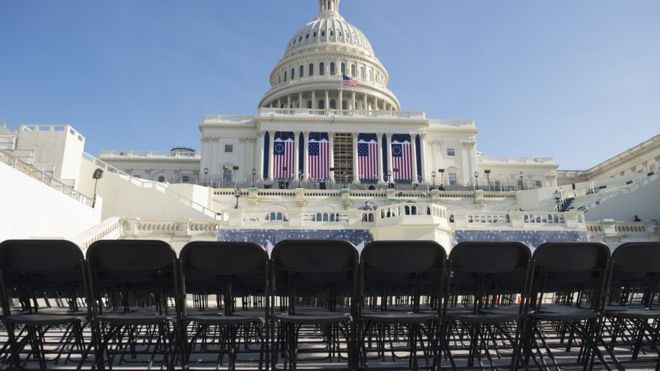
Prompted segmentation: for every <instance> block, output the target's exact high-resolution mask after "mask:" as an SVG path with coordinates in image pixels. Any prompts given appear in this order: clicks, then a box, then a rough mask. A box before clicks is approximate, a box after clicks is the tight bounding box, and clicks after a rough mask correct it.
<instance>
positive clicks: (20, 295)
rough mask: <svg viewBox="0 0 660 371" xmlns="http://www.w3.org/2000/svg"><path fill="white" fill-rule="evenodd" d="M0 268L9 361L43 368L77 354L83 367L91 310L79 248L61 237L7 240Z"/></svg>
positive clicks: (2, 246)
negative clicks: (55, 238)
mask: <svg viewBox="0 0 660 371" xmlns="http://www.w3.org/2000/svg"><path fill="white" fill-rule="evenodd" d="M0 270H1V272H2V274H1V275H0V276H1V281H0V283H1V286H2V287H1V290H2V312H3V317H4V318H3V320H4V323H5V328H6V330H7V336H8V342H7V344H8V345H9V351H10V362H9V364H10V365H11V366H13V367H15V368H17V369H22V368H41V369H45V368H47V367H48V365H51V366H62V365H67V363H69V362H71V361H72V360H73V359H72V357H77V358H78V359H76V362H77V366H78V367H81V366H82V364H83V362H84V361H85V359H86V356H87V352H86V349H85V341H84V337H83V327H84V326H85V325H86V324H87V323H89V318H90V313H89V311H88V308H87V305H86V303H85V298H86V295H87V288H86V282H85V275H84V271H85V269H84V259H83V254H82V252H81V250H80V248H79V247H78V246H76V245H75V244H73V243H72V242H69V241H64V240H52V241H50V240H8V241H5V242H3V243H2V244H0ZM62 356H64V357H62ZM30 361H33V363H30ZM34 363H36V365H35V364H34Z"/></svg>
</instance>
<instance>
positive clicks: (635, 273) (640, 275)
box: [605, 242, 660, 370]
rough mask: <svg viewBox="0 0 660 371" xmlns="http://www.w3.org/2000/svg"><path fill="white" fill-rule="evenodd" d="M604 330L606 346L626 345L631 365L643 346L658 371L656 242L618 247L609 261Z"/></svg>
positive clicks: (659, 261) (659, 269)
mask: <svg viewBox="0 0 660 371" xmlns="http://www.w3.org/2000/svg"><path fill="white" fill-rule="evenodd" d="M609 276H610V277H609V285H608V294H607V299H606V306H605V316H606V318H607V319H608V320H609V321H608V322H609V323H607V325H609V326H607V327H606V329H605V330H607V334H608V335H609V338H610V346H612V347H614V346H629V347H630V349H631V357H630V361H632V362H631V367H634V365H633V364H632V363H634V361H637V360H638V356H639V354H640V352H644V345H645V344H647V345H648V346H649V347H650V348H652V349H653V350H655V352H656V354H658V359H657V361H656V370H660V349H659V346H658V343H659V342H660V338H659V333H660V243H659V242H636V243H626V244H623V245H621V246H619V247H618V248H617V249H616V250H614V253H613V254H612V258H611V259H610V267H609Z"/></svg>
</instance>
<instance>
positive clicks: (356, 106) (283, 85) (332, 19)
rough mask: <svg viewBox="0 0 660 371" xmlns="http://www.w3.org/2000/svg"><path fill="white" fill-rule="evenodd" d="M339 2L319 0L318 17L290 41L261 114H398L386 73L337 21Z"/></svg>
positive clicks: (352, 30) (353, 30) (355, 32)
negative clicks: (309, 111)
mask: <svg viewBox="0 0 660 371" xmlns="http://www.w3.org/2000/svg"><path fill="white" fill-rule="evenodd" d="M340 1H341V0H318V3H319V13H318V15H317V16H316V18H314V20H312V21H311V22H309V23H307V24H306V25H305V26H303V27H302V28H301V29H299V30H298V31H297V32H296V33H295V34H294V35H293V37H292V38H291V39H290V40H289V43H288V44H287V46H286V50H285V52H284V56H283V57H282V59H280V61H279V62H278V63H277V65H276V66H275V68H274V69H273V71H272V72H271V74H270V85H271V89H270V90H269V91H268V92H267V93H266V94H265V95H264V97H263V98H262V99H261V102H260V103H259V107H260V108H276V109H282V108H286V109H314V110H326V109H334V110H345V111H391V112H398V111H399V109H400V106H399V101H398V99H397V98H396V96H395V95H394V93H392V92H391V91H390V90H389V89H387V83H388V81H389V75H388V73H387V70H386V69H385V67H384V66H383V65H382V64H381V63H380V61H379V60H378V58H376V55H375V53H374V50H373V48H372V46H371V43H370V42H369V40H368V39H367V37H366V36H365V35H364V34H363V33H362V31H360V30H359V29H358V28H357V27H355V26H353V25H352V24H350V23H349V22H347V21H346V20H345V19H344V18H343V17H342V16H341V14H340V13H339V3H340Z"/></svg>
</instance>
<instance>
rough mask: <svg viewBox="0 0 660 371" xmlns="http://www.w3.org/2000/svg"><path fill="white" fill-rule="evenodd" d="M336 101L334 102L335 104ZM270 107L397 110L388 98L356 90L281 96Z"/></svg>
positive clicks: (313, 91) (321, 91) (314, 91)
mask: <svg viewBox="0 0 660 371" xmlns="http://www.w3.org/2000/svg"><path fill="white" fill-rule="evenodd" d="M333 102H334V104H333ZM268 107H269V108H285V109H314V110H324V109H336V110H349V111H356V110H357V111H391V112H394V111H396V107H395V106H394V105H393V104H392V103H391V102H389V101H388V100H386V99H383V98H379V97H377V96H375V95H370V94H366V93H359V92H356V91H354V90H343V89H339V90H320V91H316V90H312V91H311V92H299V93H293V94H287V95H284V96H280V97H278V98H277V99H275V100H273V101H271V102H270V103H269V104H268Z"/></svg>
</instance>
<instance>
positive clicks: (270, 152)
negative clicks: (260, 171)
mask: <svg viewBox="0 0 660 371" xmlns="http://www.w3.org/2000/svg"><path fill="white" fill-rule="evenodd" d="M268 139H269V142H268V180H269V181H271V182H272V181H273V180H274V179H275V178H274V177H273V151H274V148H273V146H275V131H273V130H269V131H268Z"/></svg>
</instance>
